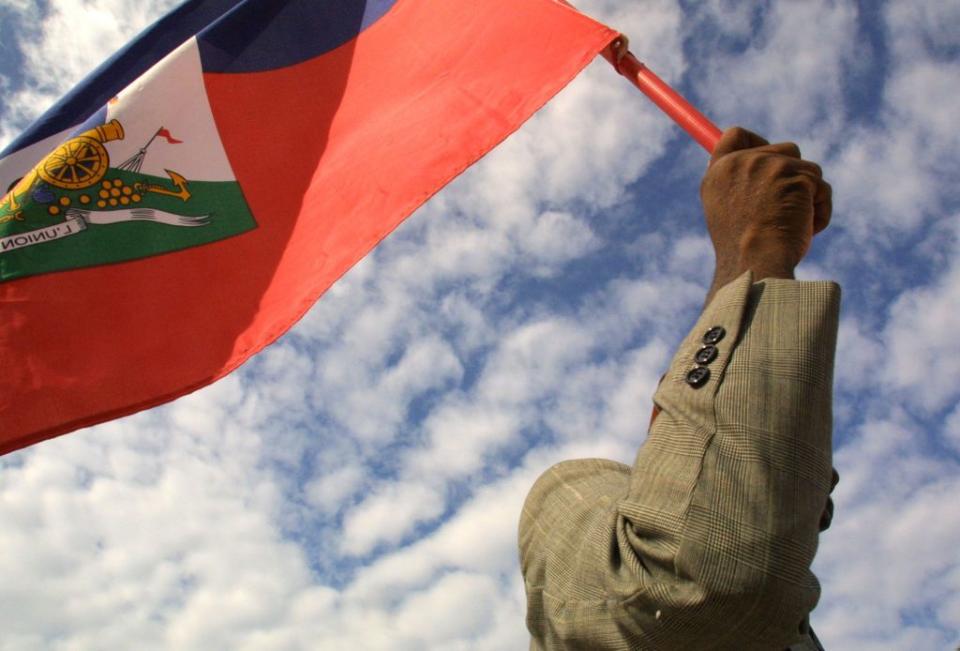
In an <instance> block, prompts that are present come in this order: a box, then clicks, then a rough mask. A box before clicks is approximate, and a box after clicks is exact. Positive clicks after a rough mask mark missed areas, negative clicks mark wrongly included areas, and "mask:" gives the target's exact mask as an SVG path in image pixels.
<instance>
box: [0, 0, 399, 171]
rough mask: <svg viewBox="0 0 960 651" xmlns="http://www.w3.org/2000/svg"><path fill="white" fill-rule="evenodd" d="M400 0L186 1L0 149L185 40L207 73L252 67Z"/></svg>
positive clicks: (56, 123) (80, 108)
mask: <svg viewBox="0 0 960 651" xmlns="http://www.w3.org/2000/svg"><path fill="white" fill-rule="evenodd" d="M396 1H397V0H187V1H186V2H184V3H183V4H182V5H180V6H179V7H177V8H176V9H174V10H173V11H171V12H170V13H169V14H167V15H166V16H164V17H163V18H161V19H160V20H159V21H157V22H156V23H154V24H153V25H152V26H150V27H148V28H147V29H146V30H144V31H143V33H141V34H140V35H139V36H138V37H137V38H136V39H134V40H133V41H131V42H130V43H129V44H128V45H126V46H125V47H124V48H123V49H122V50H120V51H119V52H117V53H116V54H114V55H113V56H112V57H110V59H108V60H107V61H106V62H104V63H103V64H102V65H101V66H100V67H99V68H97V69H96V70H94V71H93V72H92V73H91V74H90V75H89V76H88V77H87V78H86V79H84V80H83V81H82V82H80V83H79V84H78V85H77V86H76V87H75V88H74V89H73V90H72V91H70V92H69V93H68V94H67V95H65V96H64V97H63V98H62V99H61V100H60V101H59V102H57V103H56V104H55V105H54V106H53V107H52V108H51V109H49V110H48V111H47V112H46V113H44V114H43V115H42V116H41V117H40V118H39V119H38V120H37V121H36V122H34V123H33V124H32V125H31V126H30V127H29V128H28V129H27V130H26V131H25V132H24V133H23V134H22V135H21V136H20V137H19V138H17V139H16V140H14V141H13V142H12V143H10V145H8V146H7V148H6V149H5V150H4V151H3V152H2V153H0V158H3V157H5V156H7V155H9V154H11V153H13V152H15V151H18V150H20V149H23V148H24V147H29V146H30V145H32V144H34V143H36V142H38V141H40V140H43V139H44V138H47V137H49V136H52V135H54V134H56V133H59V132H60V131H63V130H64V129H68V128H70V127H72V126H75V125H77V124H79V123H81V122H85V121H87V120H88V119H90V118H91V116H92V115H93V114H94V113H95V112H97V111H99V110H101V109H102V108H103V106H104V105H106V103H107V102H108V101H110V100H111V99H112V98H113V97H115V96H116V95H117V94H118V93H119V92H120V91H121V90H123V89H124V88H126V87H127V86H128V85H130V83H132V82H133V81H134V80H136V79H137V77H139V76H140V75H142V74H143V73H144V72H146V71H147V70H149V69H150V68H151V67H152V66H153V65H154V64H156V63H157V62H158V61H160V59H162V58H163V57H165V56H166V55H167V54H169V53H170V52H172V51H173V50H174V49H176V48H177V47H179V46H180V45H181V44H182V43H183V42H184V41H186V40H187V39H189V38H191V37H193V36H198V42H199V46H200V54H201V58H202V60H203V68H204V70H206V71H209V72H255V71H264V70H271V69H275V68H280V67H284V66H289V65H292V64H295V63H300V62H302V61H306V60H308V59H311V58H313V57H315V56H318V55H320V54H323V53H324V52H328V51H330V50H332V49H334V48H336V47H339V46H340V45H343V44H344V43H346V42H347V41H349V40H350V39H352V38H354V37H356V36H357V35H358V34H359V33H360V32H361V31H363V30H364V29H365V28H367V27H369V26H370V25H372V24H373V23H374V22H376V21H377V19H379V18H380V17H382V16H383V15H384V14H385V13H386V12H387V11H388V10H389V9H390V8H391V7H392V6H393V5H394V4H395V3H396Z"/></svg>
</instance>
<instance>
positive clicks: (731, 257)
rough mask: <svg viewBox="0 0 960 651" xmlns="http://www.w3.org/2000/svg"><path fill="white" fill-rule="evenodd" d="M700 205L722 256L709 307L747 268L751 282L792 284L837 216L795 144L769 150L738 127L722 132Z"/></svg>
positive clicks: (817, 173)
mask: <svg viewBox="0 0 960 651" xmlns="http://www.w3.org/2000/svg"><path fill="white" fill-rule="evenodd" d="M700 198H701V200H702V201H703V209H704V212H705V214H706V218H707V230H708V231H709V232H710V237H711V239H712V240H713V247H714V251H715V252H716V256H717V267H716V272H715V274H714V279H713V285H712V287H711V289H710V294H709V295H708V297H707V302H709V301H710V299H711V298H712V297H713V294H714V293H715V292H716V290H717V289H719V288H720V287H722V286H724V285H726V284H727V283H728V282H730V281H731V280H733V279H734V278H736V277H737V276H739V275H740V274H742V273H743V272H744V271H747V270H748V269H749V270H751V271H753V276H754V280H760V279H761V278H771V277H772V278H793V270H794V268H795V267H796V266H797V264H799V263H800V260H802V259H803V257H804V256H805V255H806V254H807V251H809V250H810V243H811V241H812V240H813V236H814V235H815V234H816V233H819V232H820V231H822V230H823V229H824V228H826V227H827V224H829V223H830V212H831V209H832V208H831V206H832V203H831V189H830V184H829V183H827V182H826V181H824V180H823V175H822V172H821V169H820V166H819V165H817V164H816V163H813V162H810V161H805V160H803V159H802V158H801V157H800V149H799V148H798V147H797V145H795V144H793V143H791V142H785V143H778V144H774V145H771V144H770V143H769V142H767V141H766V140H764V139H763V138H761V137H760V136H758V135H756V134H755V133H751V132H750V131H747V130H746V129H741V128H739V127H733V128H731V129H727V130H726V131H725V132H724V133H723V137H722V138H721V139H720V142H719V143H718V144H717V147H716V149H715V150H714V152H713V156H712V157H711V158H710V166H709V167H708V168H707V173H706V174H705V175H704V177H703V183H702V184H701V186H700Z"/></svg>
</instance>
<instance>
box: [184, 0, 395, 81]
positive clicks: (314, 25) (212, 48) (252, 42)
mask: <svg viewBox="0 0 960 651" xmlns="http://www.w3.org/2000/svg"><path fill="white" fill-rule="evenodd" d="M396 2H397V0H286V1H285V2H278V1H277V0H245V1H244V2H242V3H241V4H239V5H237V6H236V7H235V8H234V9H233V10H232V11H231V12H230V13H229V14H228V15H226V16H224V17H223V18H222V19H221V20H219V21H217V23H216V24H214V25H211V26H210V27H209V28H208V29H205V30H204V31H203V32H202V33H201V34H199V36H198V39H197V40H198V42H199V43H200V58H201V59H202V60H203V69H204V71H206V72H262V71H266V70H273V69H276V68H283V67H286V66H291V65H294V64H297V63H301V62H303V61H307V60H309V59H312V58H314V57H316V56H319V55H321V54H323V53H324V52H329V51H330V50H333V49H335V48H337V47H339V46H341V45H343V44H344V43H346V42H348V41H350V40H351V39H353V38H356V37H357V35H358V34H360V32H362V31H363V30H364V29H366V28H367V27H369V26H370V25H372V24H373V23H375V22H376V21H377V20H379V19H380V18H381V17H382V16H383V15H384V14H385V13H387V11H389V10H390V8H391V7H392V6H393V5H394V4H395V3H396Z"/></svg>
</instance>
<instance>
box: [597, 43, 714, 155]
mask: <svg viewBox="0 0 960 651" xmlns="http://www.w3.org/2000/svg"><path fill="white" fill-rule="evenodd" d="M628 46H629V42H628V40H627V37H626V36H621V37H620V38H619V39H617V40H616V41H614V42H613V43H612V44H611V45H610V47H608V48H607V49H605V50H604V51H603V56H604V57H605V58H606V59H607V61H609V62H610V64H611V65H612V66H613V67H614V68H615V69H616V71H617V72H619V73H620V74H621V75H623V76H624V77H626V78H627V79H629V80H630V81H631V83H633V85H634V86H636V87H637V88H639V89H640V90H641V91H643V93H644V94H645V95H646V96H647V97H649V98H650V99H651V100H652V101H653V103H654V104H656V105H657V106H658V107H660V109H661V110H662V111H663V112H664V113H666V114H667V115H669V116H670V117H671V118H672V119H673V120H674V121H675V122H676V123H677V124H679V125H680V126H681V127H682V128H683V129H684V130H685V131H686V132H687V133H689V134H690V136H691V137H692V138H693V139H694V140H696V141H697V142H698V143H700V145H701V146H703V148H704V149H706V150H707V151H708V152H710V153H713V150H714V148H715V147H716V146H717V142H718V141H719V140H720V135H721V134H722V133H723V132H722V131H720V129H718V128H717V126H716V125H715V124H714V123H713V122H711V121H710V120H709V119H708V118H707V117H706V116H704V115H703V113H701V112H700V111H698V110H697V109H695V108H694V107H693V106H692V105H691V104H690V102H688V101H687V100H685V99H684V98H683V96H681V95H680V93H678V92H677V91H675V90H673V89H672V88H670V86H669V85H668V84H667V83H666V82H665V81H663V80H662V79H660V77H658V76H657V75H656V74H654V72H653V71H652V70H650V69H649V68H648V67H647V66H645V65H644V64H643V63H641V62H640V61H639V60H638V59H637V57H635V56H634V55H633V54H632V53H631V52H629V51H628V50H627V47H628Z"/></svg>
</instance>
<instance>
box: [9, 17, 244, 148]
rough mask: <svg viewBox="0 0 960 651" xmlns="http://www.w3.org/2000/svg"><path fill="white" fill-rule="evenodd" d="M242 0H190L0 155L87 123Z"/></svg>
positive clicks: (75, 89) (71, 93)
mask: <svg viewBox="0 0 960 651" xmlns="http://www.w3.org/2000/svg"><path fill="white" fill-rule="evenodd" d="M240 2H242V0H187V1H186V2H184V3H183V4H182V5H180V6H179V7H177V8H176V9H174V10H173V11H171V12H170V13H169V14H167V15H166V16H164V17H163V18H161V19H160V20H159V21H157V22H156V23H154V24H153V25H151V26H150V27H148V28H147V29H146V30H144V31H143V32H142V33H141V34H140V35H139V36H138V37H137V38H135V39H134V40H133V41H131V42H130V43H128V44H127V45H126V46H125V47H124V48H123V49H121V50H120V51H119V52H117V53H116V54H114V55H113V56H112V57H110V58H109V59H107V60H106V61H105V62H104V63H103V64H101V65H100V67H98V68H97V69H96V70H94V71H93V72H92V73H90V75H88V76H87V78H86V79H84V80H83V81H82V82H80V83H79V84H78V85H77V86H76V87H74V89H73V90H71V91H70V92H69V93H67V94H66V95H64V97H63V98H62V99H61V100H60V101H59V102H57V103H56V104H54V105H53V107H51V108H50V109H49V110H48V111H47V112H46V113H44V114H43V115H42V116H41V117H40V118H39V119H38V120H37V121H36V122H34V123H33V124H32V125H30V127H29V128H28V129H27V130H26V131H24V132H23V133H22V134H21V135H20V137H19V138H17V139H16V140H14V141H13V142H12V143H10V144H9V145H8V146H7V148H6V149H4V150H3V152H2V153H0V158H3V157H5V156H7V155H8V154H11V153H13V152H15V151H18V150H20V149H23V148H24V147H29V146H30V145H32V144H34V143H35V142H38V141H40V140H43V139H44V138H48V137H50V136H52V135H54V134H55V133H58V132H60V131H63V130H64V129H68V128H70V127H72V126H74V125H76V124H79V123H81V122H83V121H85V120H86V119H87V118H89V117H90V115H91V114H92V113H94V112H95V111H98V110H100V109H101V108H102V107H103V106H104V105H105V104H106V103H107V102H108V101H110V100H111V99H112V98H114V97H116V95H117V93H119V92H120V91H121V90H123V89H124V88H126V87H127V86H129V85H130V83H132V82H133V81H134V80H135V79H137V77H139V76H140V75H142V74H143V73H144V72H146V71H147V70H149V69H150V68H151V67H153V65H154V64H155V63H157V61H159V60H160V59H162V58H163V57H165V56H167V55H168V54H169V53H170V52H172V51H173V50H175V49H176V48H177V47H179V46H180V45H181V44H182V43H183V42H184V41H186V40H187V39H188V38H191V37H192V36H194V35H195V34H196V33H197V32H199V31H200V30H201V29H203V28H204V27H206V26H208V25H210V24H211V23H212V22H214V21H216V20H217V19H218V18H220V17H221V16H223V15H224V14H225V13H226V12H227V11H229V10H230V9H232V8H233V7H234V6H236V5H237V4H239V3H240Z"/></svg>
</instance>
